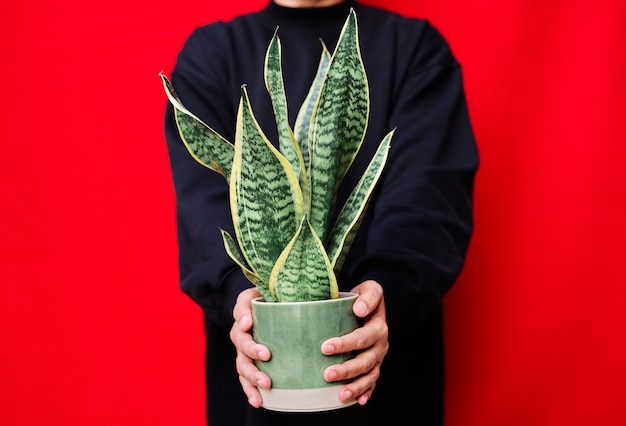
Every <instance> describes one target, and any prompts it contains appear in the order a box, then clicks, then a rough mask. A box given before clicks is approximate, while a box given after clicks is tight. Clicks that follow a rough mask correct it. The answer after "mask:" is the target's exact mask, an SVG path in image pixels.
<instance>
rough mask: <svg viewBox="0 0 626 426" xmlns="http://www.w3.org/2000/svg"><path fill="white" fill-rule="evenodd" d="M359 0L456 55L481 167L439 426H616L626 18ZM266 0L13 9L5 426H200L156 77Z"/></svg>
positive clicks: (561, 0) (518, 5)
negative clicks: (421, 23)
mask: <svg viewBox="0 0 626 426" xmlns="http://www.w3.org/2000/svg"><path fill="white" fill-rule="evenodd" d="M5 3H6V2H5ZM137 3H140V4H137ZM368 3H372V4H383V3H385V4H386V5H387V7H388V8H390V9H395V10H399V11H402V12H404V13H407V14H411V15H415V16H422V17H427V18H429V19H430V20H431V21H432V22H433V23H434V24H435V25H436V26H437V27H438V28H439V29H440V30H441V31H442V32H443V33H444V35H445V36H446V37H447V38H448V40H449V41H450V43H451V45H452V47H453V49H454V51H455V53H456V54H457V56H458V58H459V59H460V61H461V62H462V64H463V67H464V70H465V78H466V87H467V94H468V100H469V104H470V110H471V116H472V121H473V123H474V127H475V130H476V136H477V138H478V143H479V147H480V151H481V157H482V165H481V169H480V171H479V174H478V178H477V189H476V234H475V238H474V240H473V242H472V247H471V250H470V253H469V258H468V263H467V267H466V269H465V271H464V273H463V276H462V278H461V280H460V282H459V283H458V285H457V286H456V287H455V288H454V289H453V290H452V292H451V293H450V294H449V295H448V296H447V298H446V300H445V304H446V308H447V317H446V326H447V331H446V332H447V335H446V343H447V353H448V388H447V403H448V412H447V419H448V422H447V424H448V426H472V425H479V426H501V425H507V426H515V425H520V426H522V425H523V426H528V425H533V426H544V425H545V426H555V425H567V426H576V425H621V424H626V413H625V409H624V408H623V407H624V406H625V403H626V393H625V392H624V387H623V386H624V383H625V382H626V363H625V362H624V360H625V359H626V313H625V312H626V310H625V309H624V308H623V304H624V302H625V300H626V285H625V284H626V268H625V267H624V264H625V263H624V260H623V257H624V254H625V250H624V242H625V241H626V225H625V224H624V218H625V216H626V178H625V177H624V164H623V163H624V159H625V155H626V136H625V129H626V124H625V123H626V119H625V117H626V106H625V105H626V104H625V101H624V99H625V98H626V85H625V83H624V78H625V77H626V59H625V58H626V56H625V55H624V46H625V45H626V3H625V2H624V1H623V0H595V1H576V0H551V1H548V2H531V1H524V0H510V1H501V0H498V1H496V0H473V1H469V0H465V1H463V0H439V1H436V2H435V1H412V2H409V1H401V0H397V1H386V2H385V1H382V0H369V1H368ZM263 4H265V0H254V1H253V0H247V1H240V2H216V1H198V0H192V1H188V2H177V3H176V2H175V3H172V2H166V1H161V0H155V1H153V2H150V3H147V2H128V1H124V2H122V1H120V0H112V1H110V2H107V3H93V5H87V3H85V2H78V1H74V0H59V1H57V2H44V1H41V0H35V1H33V2H8V3H7V4H4V5H3V6H2V12H1V13H0V61H1V62H0V63H1V65H2V66H1V67H0V77H1V78H2V83H3V86H4V87H3V90H2V99H3V102H2V107H1V108H2V114H0V124H1V142H0V162H1V167H0V189H1V194H2V202H0V242H1V244H0V424H2V425H7V426H27V425H28V426H31V425H40V424H48V425H63V426H74V425H76V426H84V425H89V426H104V425H107V426H108V425H112V426H124V425H129V426H130V425H132V426H138V425H168V426H169V425H179V424H184V425H189V426H193V425H198V426H199V425H202V424H203V419H204V406H203V398H204V395H203V394H204V390H203V382H202V375H203V368H202V357H203V345H204V342H203V337H202V336H203V335H202V329H201V323H200V322H201V317H200V311H199V309H198V308H197V307H196V306H195V305H194V304H193V303H192V302H191V301H190V300H189V299H187V297H186V296H184V295H183V294H182V293H181V292H180V290H179V289H178V284H177V271H176V245H175V244H176V241H175V229H174V207H173V202H174V198H173V192H172V185H171V181H170V176H169V169H168V162H167V153H166V150H165V146H164V142H163V137H162V130H161V120H162V114H163V107H164V104H165V97H164V95H163V92H162V88H161V85H160V81H159V79H158V77H157V73H158V72H159V71H161V70H165V71H166V72H169V71H170V70H171V67H172V65H173V62H174V58H175V54H176V52H177V51H178V49H179V48H180V46H181V44H182V42H183V40H184V38H185V37H186V36H187V35H188V34H189V32H190V31H191V29H192V28H193V27H195V26H196V25H200V24H203V23H205V22H208V21H211V20H213V19H215V18H218V17H219V18H228V17H231V16H233V15H234V14H235V13H240V12H246V11H249V10H254V9H258V8H259V7H261V6H262V5H263Z"/></svg>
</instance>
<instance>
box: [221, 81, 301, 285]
mask: <svg viewBox="0 0 626 426" xmlns="http://www.w3.org/2000/svg"><path fill="white" fill-rule="evenodd" d="M241 91H242V96H241V101H240V104H239V111H238V114H237V125H236V131H235V156H234V162H233V169H232V175H231V178H230V185H229V190H230V191H229V194H230V205H231V214H232V218H233V225H234V228H235V236H236V238H237V241H238V242H239V248H240V249H241V253H242V255H243V257H244V258H245V259H246V262H247V264H248V265H249V266H250V269H251V270H252V271H254V273H255V274H256V275H258V276H259V277H261V279H262V280H263V281H265V282H269V277H270V273H271V271H272V268H273V266H274V263H275V262H276V260H277V259H278V257H279V256H280V254H281V253H282V251H283V249H284V248H285V247H286V246H287V244H289V241H291V239H292V237H293V236H294V235H295V234H296V231H297V229H298V226H299V224H300V221H301V219H302V217H303V216H304V202H303V198H302V191H301V190H300V185H299V182H298V176H297V175H296V174H295V172H294V171H293V168H292V167H291V165H290V164H289V162H288V161H287V160H286V159H285V157H284V156H283V155H282V154H281V153H280V152H278V150H277V149H276V148H275V147H274V146H273V145H272V144H271V143H270V141H269V140H267V138H266V137H265V135H264V134H263V131H262V130H261V128H260V127H259V124H258V123H257V121H256V119H255V117H254V114H253V112H252V108H251V106H250V101H249V99H248V93H247V91H246V88H245V86H243V87H242V89H241Z"/></svg>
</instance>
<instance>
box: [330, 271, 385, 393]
mask: <svg viewBox="0 0 626 426" xmlns="http://www.w3.org/2000/svg"><path fill="white" fill-rule="evenodd" d="M352 291H353V292H355V293H359V297H358V298H357V299H356V301H355V302H354V306H353V308H352V310H353V311H354V314H355V315H356V316H357V317H359V318H363V319H364V320H365V321H364V324H363V326H362V327H359V328H358V329H356V330H354V331H353V332H352V333H349V334H346V335H345V336H341V337H333V338H332V339H328V340H326V341H325V342H324V343H322V353H324V354H325V355H334V354H338V353H344V352H349V351H358V352H359V353H358V354H357V355H356V357H355V358H353V359H351V360H348V361H346V362H344V363H343V364H335V365H331V366H330V367H328V368H327V369H326V370H325V371H324V379H325V380H326V381H328V382H334V381H337V380H346V379H352V378H355V377H356V379H355V380H354V381H352V382H351V383H349V384H347V385H346V386H344V387H343V388H342V389H341V390H340V391H339V399H340V400H341V401H344V402H345V401H348V400H350V399H353V398H355V399H356V400H357V402H358V403H359V404H360V405H365V404H366V403H367V401H368V400H369V399H370V398H371V396H372V392H373V391H374V388H375V387H376V381H377V380H378V377H379V376H380V365H381V363H382V362H383V359H384V358H385V355H387V351H388V349H389V340H388V336H389V331H388V327H387V317H386V311H385V301H384V298H383V289H382V287H381V285H380V284H378V283H377V282H376V281H372V280H369V281H364V282H362V283H361V284H359V285H358V286H356V287H354V289H352Z"/></svg>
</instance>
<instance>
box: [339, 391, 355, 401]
mask: <svg viewBox="0 0 626 426" xmlns="http://www.w3.org/2000/svg"><path fill="white" fill-rule="evenodd" d="M350 398H352V392H350V391H349V390H345V391H343V392H341V400H342V401H347V400H349V399H350Z"/></svg>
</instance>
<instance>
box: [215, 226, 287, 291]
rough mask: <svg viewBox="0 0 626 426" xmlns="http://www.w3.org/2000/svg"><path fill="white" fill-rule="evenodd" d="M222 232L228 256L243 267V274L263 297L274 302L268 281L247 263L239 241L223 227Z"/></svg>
mask: <svg viewBox="0 0 626 426" xmlns="http://www.w3.org/2000/svg"><path fill="white" fill-rule="evenodd" d="M220 232H221V233H222V239H223V240H224V248H225V249H226V253H227V254H228V256H229V257H230V258H231V259H232V260H233V262H235V263H236V264H237V265H239V267H240V268H241V271H242V272H243V275H244V276H245V277H246V278H247V279H248V281H250V282H251V283H252V284H254V286H255V287H256V288H257V289H258V290H259V291H260V292H261V295H262V296H263V299H265V301H266V302H274V301H275V300H274V297H273V296H272V293H270V290H269V285H268V283H267V282H264V281H263V280H262V279H261V277H259V276H258V275H257V274H255V273H254V272H253V271H251V270H250V268H248V266H247V265H246V261H245V259H244V258H243V257H242V256H241V254H240V253H239V250H238V248H237V243H236V242H235V240H234V239H233V237H232V236H231V235H230V234H229V233H228V232H226V231H225V230H223V229H220Z"/></svg>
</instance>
